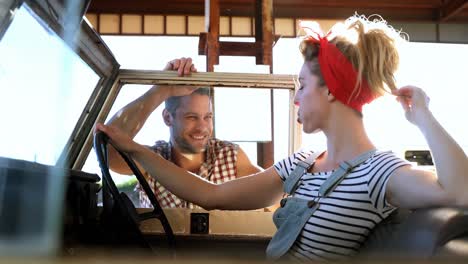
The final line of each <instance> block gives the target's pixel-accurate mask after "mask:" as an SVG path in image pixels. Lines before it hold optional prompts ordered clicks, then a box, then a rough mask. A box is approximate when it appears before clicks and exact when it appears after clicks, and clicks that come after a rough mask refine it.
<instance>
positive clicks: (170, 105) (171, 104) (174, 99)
mask: <svg viewBox="0 0 468 264" xmlns="http://www.w3.org/2000/svg"><path fill="white" fill-rule="evenodd" d="M192 94H199V95H206V96H208V97H210V96H211V90H210V88H207V87H203V88H198V89H197V90H195V91H193V93H192ZM182 97H183V96H171V97H169V98H167V99H166V101H164V104H165V108H166V110H167V111H168V112H169V113H171V115H172V116H174V115H175V112H176V110H177V108H179V106H180V101H181V100H182Z"/></svg>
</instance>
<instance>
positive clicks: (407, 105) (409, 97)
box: [392, 85, 430, 125]
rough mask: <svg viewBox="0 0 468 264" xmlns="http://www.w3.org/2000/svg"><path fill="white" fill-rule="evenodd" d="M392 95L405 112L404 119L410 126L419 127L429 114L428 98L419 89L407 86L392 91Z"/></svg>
mask: <svg viewBox="0 0 468 264" xmlns="http://www.w3.org/2000/svg"><path fill="white" fill-rule="evenodd" d="M392 94H393V95H396V96H397V98H396V99H397V101H398V102H400V104H401V106H402V107H403V109H404V110H405V116H406V119H408V121H409V122H411V123H412V124H415V125H419V124H420V121H422V119H423V118H424V117H425V116H426V115H427V114H430V111H429V97H428V96H427V95H426V93H425V92H424V91H423V90H422V89H421V88H419V87H416V86H411V85H408V86H404V87H401V88H400V89H397V90H393V91H392Z"/></svg>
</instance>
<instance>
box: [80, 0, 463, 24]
mask: <svg viewBox="0 0 468 264" xmlns="http://www.w3.org/2000/svg"><path fill="white" fill-rule="evenodd" d="M254 2H255V0H220V6H221V10H220V15H221V16H254ZM204 5H205V0H131V1H130V0H92V1H91V3H90V5H89V8H88V12H90V13H98V14H102V13H119V14H124V13H125V14H165V15H172V14H177V15H204V12H205V6H204ZM355 12H357V13H358V14H364V15H367V16H368V15H372V14H379V15H381V16H382V17H384V18H385V19H386V20H388V21H399V22H417V23H431V22H432V23H434V22H435V23H468V0H374V1H372V0H332V1H319V0H274V1H273V15H274V17H276V18H280V17H288V18H317V19H344V18H347V17H349V16H350V15H353V14H354V13H355Z"/></svg>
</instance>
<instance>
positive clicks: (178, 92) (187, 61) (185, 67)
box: [160, 58, 200, 97]
mask: <svg viewBox="0 0 468 264" xmlns="http://www.w3.org/2000/svg"><path fill="white" fill-rule="evenodd" d="M163 70H165V71H177V74H178V75H179V76H185V75H190V74H191V73H192V72H197V68H196V67H195V64H193V63H192V58H180V59H174V60H171V61H169V62H168V63H167V64H166V67H164V69H163ZM198 88H200V86H188V85H161V86H160V89H164V90H166V93H167V95H168V97H171V96H184V95H189V94H191V93H192V92H193V91H195V90H197V89H198Z"/></svg>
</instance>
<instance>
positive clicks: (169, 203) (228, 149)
mask: <svg viewBox="0 0 468 264" xmlns="http://www.w3.org/2000/svg"><path fill="white" fill-rule="evenodd" d="M238 147H239V146H238V145H237V144H234V143H231V142H228V141H222V140H218V139H210V140H209V141H208V145H207V155H206V160H205V162H204V163H203V164H202V165H201V167H200V171H199V173H198V175H199V176H200V177H202V178H205V179H207V180H209V181H210V182H213V183H223V182H225V181H230V180H233V179H235V178H236V175H237V150H238ZM150 148H151V149H152V150H153V151H154V152H156V153H158V154H160V155H161V156H162V157H163V158H165V159H167V160H169V161H172V154H171V148H172V147H171V144H170V142H166V141H163V140H160V141H157V142H156V144H155V145H154V146H152V147H150ZM145 178H146V180H147V181H148V184H149V186H150V187H151V189H152V190H153V192H154V193H155V195H156V198H157V200H158V202H159V204H160V205H161V207H162V208H196V205H194V204H192V203H189V202H187V201H184V200H182V199H179V197H177V196H175V195H174V194H173V193H171V192H170V191H168V190H166V188H164V187H163V186H162V185H161V184H159V183H158V182H156V181H155V180H154V178H153V177H151V176H150V175H148V174H147V173H146V175H145ZM136 189H137V190H138V191H139V195H140V207H142V208H151V207H152V205H151V202H150V200H149V199H148V196H146V194H145V192H144V191H143V188H141V186H140V185H139V184H138V185H137V187H136Z"/></svg>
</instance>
